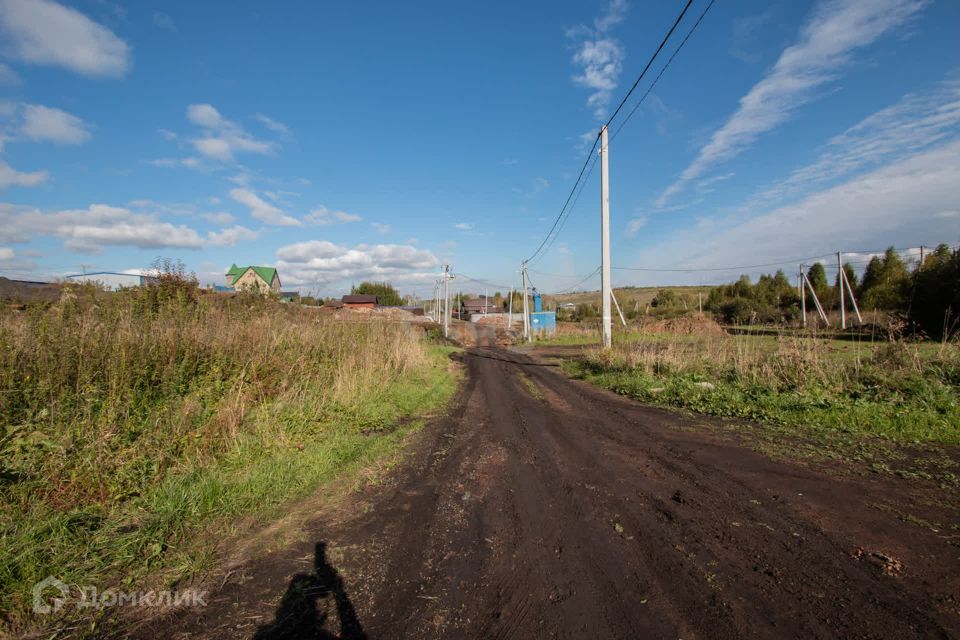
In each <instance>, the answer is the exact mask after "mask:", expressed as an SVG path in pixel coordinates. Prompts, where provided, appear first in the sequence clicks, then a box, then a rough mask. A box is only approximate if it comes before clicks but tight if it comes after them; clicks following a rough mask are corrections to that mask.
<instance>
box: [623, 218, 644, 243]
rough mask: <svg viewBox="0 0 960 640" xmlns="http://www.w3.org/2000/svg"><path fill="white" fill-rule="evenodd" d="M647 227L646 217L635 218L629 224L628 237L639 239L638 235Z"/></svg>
mask: <svg viewBox="0 0 960 640" xmlns="http://www.w3.org/2000/svg"><path fill="white" fill-rule="evenodd" d="M645 226H647V217H646V216H639V217H637V218H633V219H632V220H630V221H629V222H627V230H626V236H627V237H628V238H635V237H637V233H639V231H640V229H643V228H644V227H645Z"/></svg>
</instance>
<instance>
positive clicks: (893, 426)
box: [555, 332, 960, 484]
mask: <svg viewBox="0 0 960 640" xmlns="http://www.w3.org/2000/svg"><path fill="white" fill-rule="evenodd" d="M615 335H616V334H615ZM591 339H592V338H591ZM586 340H587V337H582V338H578V337H577V336H566V337H564V336H561V337H560V338H559V339H558V340H556V341H555V343H559V344H578V343H579V344H584V343H585V341H586ZM564 367H565V369H566V370H567V372H568V373H569V374H571V375H573V376H574V377H578V378H581V379H583V380H586V381H588V382H591V383H593V384H596V385H598V386H601V387H605V388H607V389H610V390H612V391H615V392H616V393H619V394H622V395H626V396H629V397H632V398H636V399H638V400H641V401H644V402H649V403H651V404H657V405H662V406H669V407H682V408H685V409H690V410H693V411H696V412H699V413H704V414H709V415H715V416H725V417H734V418H746V419H748V420H750V421H754V422H759V423H762V424H764V425H769V426H770V427H771V428H770V429H768V431H767V433H766V436H765V437H767V439H768V441H769V443H770V444H775V441H776V439H777V438H778V437H780V436H797V437H800V438H803V439H806V440H807V441H808V442H812V443H813V444H811V450H810V451H808V452H806V453H811V454H819V455H821V456H827V457H829V456H832V455H837V456H840V457H846V456H850V455H854V456H859V457H862V458H863V459H869V460H872V461H873V462H875V463H876V464H879V465H882V464H886V463H887V461H889V460H891V459H895V458H897V457H898V456H899V457H903V455H904V454H900V453H897V449H898V448H899V447H901V446H902V445H908V446H916V447H920V448H924V447H926V448H934V449H935V448H937V447H940V446H943V445H948V446H956V445H960V348H958V345H956V344H950V343H931V342H926V343H907V342H859V341H850V340H836V339H828V338H823V337H804V336H796V335H792V334H791V335H785V336H781V337H778V336H767V335H763V336H755V335H727V334H722V335H708V336H698V335H671V334H650V333H639V332H630V333H627V332H621V333H620V334H619V336H618V337H617V339H616V340H615V341H614V348H613V349H612V350H610V351H609V352H604V351H602V350H600V349H596V348H592V347H588V348H587V350H586V355H585V357H584V358H582V359H579V358H578V359H573V360H567V361H565V362H564ZM790 446H792V445H790ZM794 453H803V452H794ZM871 456H872V458H871ZM930 464H933V465H940V468H938V469H931V470H930V472H931V473H930V475H931V476H935V477H937V478H938V479H939V480H941V481H943V482H946V483H949V484H956V483H957V482H958V481H960V478H958V475H960V469H957V468H956V464H955V463H954V462H950V461H949V460H947V459H940V462H931V463H930ZM914 471H916V468H915V469H914Z"/></svg>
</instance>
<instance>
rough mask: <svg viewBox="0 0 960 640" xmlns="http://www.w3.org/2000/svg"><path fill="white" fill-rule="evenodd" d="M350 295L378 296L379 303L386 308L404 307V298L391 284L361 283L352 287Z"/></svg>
mask: <svg viewBox="0 0 960 640" xmlns="http://www.w3.org/2000/svg"><path fill="white" fill-rule="evenodd" d="M350 293H351V294H353V295H369V296H377V302H378V303H379V304H381V305H383V306H385V307H400V306H403V297H402V296H401V295H400V293H399V292H397V290H396V289H395V288H394V287H393V285H391V284H390V283H389V282H361V283H360V284H359V285H356V286H353V287H350Z"/></svg>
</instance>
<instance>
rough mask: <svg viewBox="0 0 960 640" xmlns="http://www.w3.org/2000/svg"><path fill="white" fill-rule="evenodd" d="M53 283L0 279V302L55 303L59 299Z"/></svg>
mask: <svg viewBox="0 0 960 640" xmlns="http://www.w3.org/2000/svg"><path fill="white" fill-rule="evenodd" d="M60 289H61V287H60V285H59V284H57V283H55V282H29V281H25V280H10V279H9V278H4V277H0V300H4V301H9V302H55V301H57V300H59V299H60Z"/></svg>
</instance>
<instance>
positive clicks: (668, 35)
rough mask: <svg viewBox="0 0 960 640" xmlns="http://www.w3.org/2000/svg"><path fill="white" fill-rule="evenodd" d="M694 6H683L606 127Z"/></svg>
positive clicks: (690, 0)
mask: <svg viewBox="0 0 960 640" xmlns="http://www.w3.org/2000/svg"><path fill="white" fill-rule="evenodd" d="M692 4H693V0H687V4H685V5H684V6H683V11H681V12H680V15H678V16H677V19H676V20H674V21H673V25H672V26H671V27H670V30H669V31H667V35H665V36H664V37H663V40H661V41H660V46H658V47H657V50H656V51H654V52H653V55H652V56H650V60H648V61H647V65H646V66H645V67H644V68H643V71H641V72H640V75H639V76H637V79H636V80H634V82H633V86H631V87H630V90H629V91H627V95H625V96H623V100H621V101H620V104H618V105H617V108H616V109H614V111H613V115H612V116H610V119H608V120H607V124H606V125H604V126H607V127H609V126H610V123H611V122H613V119H614V118H616V117H617V114H618V113H620V109H623V105H625V104H627V100H629V99H630V96H631V95H632V94H633V92H634V90H636V88H637V85H639V84H640V81H641V80H643V77H644V76H645V75H647V71H649V70H650V67H651V65H653V62H654V60H656V59H657V56H658V55H660V52H661V51H662V50H663V48H664V47H665V46H666V44H667V40H669V39H670V36H672V35H673V32H674V31H676V29H677V26H678V25H679V24H680V22H681V21H682V20H683V16H685V15H687V10H688V9H689V8H690V5H692Z"/></svg>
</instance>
